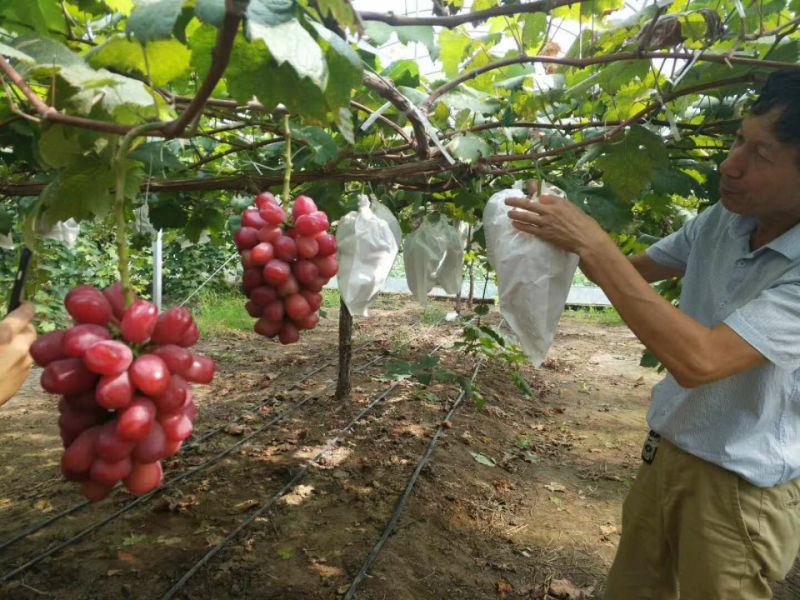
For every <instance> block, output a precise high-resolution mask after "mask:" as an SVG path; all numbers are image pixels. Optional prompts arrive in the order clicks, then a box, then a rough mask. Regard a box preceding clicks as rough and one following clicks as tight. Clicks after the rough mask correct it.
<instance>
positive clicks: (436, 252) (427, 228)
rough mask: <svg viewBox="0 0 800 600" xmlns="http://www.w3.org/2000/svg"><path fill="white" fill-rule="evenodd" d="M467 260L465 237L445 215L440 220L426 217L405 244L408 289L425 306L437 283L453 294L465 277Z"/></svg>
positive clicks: (404, 256) (404, 254)
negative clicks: (463, 238)
mask: <svg viewBox="0 0 800 600" xmlns="http://www.w3.org/2000/svg"><path fill="white" fill-rule="evenodd" d="M463 262H464V249H463V246H462V245H461V237H460V236H459V233H458V230H457V229H456V228H455V227H453V226H452V225H450V223H448V222H447V218H446V217H444V216H440V217H439V219H438V220H437V221H436V222H433V221H432V220H431V219H429V218H425V220H423V221H422V224H421V225H420V226H419V227H418V228H417V229H416V230H415V231H412V232H411V233H410V234H409V235H408V236H407V237H406V240H405V243H404V244H403V263H404V265H405V269H406V282H407V283H408V289H409V290H411V293H412V294H413V295H414V297H415V298H416V299H417V301H418V302H419V303H420V304H422V305H423V306H424V305H425V304H427V302H428V293H429V292H430V291H431V290H432V289H433V288H434V287H435V286H437V285H438V286H440V287H442V288H443V289H444V290H445V291H446V292H447V293H449V294H455V293H456V291H458V289H459V288H460V287H461V281H462V279H463V276H464V274H463Z"/></svg>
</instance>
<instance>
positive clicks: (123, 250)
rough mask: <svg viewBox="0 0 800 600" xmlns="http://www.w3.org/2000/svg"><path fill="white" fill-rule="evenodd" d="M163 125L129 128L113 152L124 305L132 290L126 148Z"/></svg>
mask: <svg viewBox="0 0 800 600" xmlns="http://www.w3.org/2000/svg"><path fill="white" fill-rule="evenodd" d="M163 126H164V123H162V122H160V121H159V122H152V123H143V124H141V125H137V126H136V127H134V128H133V129H131V130H130V131H129V132H128V133H126V134H125V135H124V136H122V139H121V140H120V142H119V145H118V146H117V149H116V152H115V154H114V170H115V173H116V185H115V189H114V218H115V221H116V228H117V261H118V268H119V280H120V283H121V284H122V293H123V298H124V299H125V306H126V307H128V306H130V305H131V303H132V302H133V290H132V289H131V276H130V265H129V263H130V253H129V252H128V239H127V227H126V221H125V180H126V178H127V175H128V150H129V148H130V147H131V144H132V143H133V140H134V139H136V138H137V137H139V136H140V135H143V134H144V133H146V132H148V131H153V130H156V129H160V128H161V127H163Z"/></svg>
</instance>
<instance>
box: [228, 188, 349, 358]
mask: <svg viewBox="0 0 800 600" xmlns="http://www.w3.org/2000/svg"><path fill="white" fill-rule="evenodd" d="M328 226H329V223H328V215H326V214H325V213H324V212H323V211H321V210H317V205H316V204H314V201H313V200H312V199H311V198H309V197H308V196H298V197H297V198H295V201H294V204H293V205H292V222H291V225H289V224H287V222H286V212H285V211H284V210H283V208H282V207H281V205H280V204H279V203H278V202H277V200H276V199H275V196H273V195H272V194H270V193H269V192H263V193H261V194H259V195H258V196H256V206H255V208H252V207H251V208H247V209H245V211H244V212H243V213H242V227H241V228H240V229H239V230H238V231H236V233H235V234H234V240H235V241H236V247H237V248H238V249H239V253H240V254H241V256H242V265H243V266H244V276H243V280H242V287H243V290H244V293H245V295H246V296H247V297H248V298H249V301H248V302H247V304H246V305H245V309H246V310H247V312H248V314H249V315H250V316H252V317H254V318H256V319H258V320H257V321H256V323H255V325H254V327H253V329H254V330H255V332H256V333H258V334H260V335H263V336H266V337H270V338H271V337H275V336H276V335H277V336H278V339H279V340H280V342H281V343H282V344H293V343H294V342H296V341H297V340H298V339H300V330H302V329H313V328H314V327H315V326H316V325H317V323H319V312H318V311H319V307H320V305H321V304H322V293H321V292H322V287H323V286H324V285H325V284H326V283H328V280H329V279H330V278H331V277H333V276H334V275H336V273H337V272H338V270H339V265H338V264H337V262H336V238H335V237H334V236H333V235H331V234H330V233H328Z"/></svg>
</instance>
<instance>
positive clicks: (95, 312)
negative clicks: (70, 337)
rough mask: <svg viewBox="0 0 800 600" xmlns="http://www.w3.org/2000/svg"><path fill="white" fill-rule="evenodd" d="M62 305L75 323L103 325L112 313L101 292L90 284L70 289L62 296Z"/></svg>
mask: <svg viewBox="0 0 800 600" xmlns="http://www.w3.org/2000/svg"><path fill="white" fill-rule="evenodd" d="M64 306H66V308H67V312H68V313H69V314H70V315H71V316H72V318H73V319H75V321H76V322H77V323H93V324H95V325H105V324H106V323H108V322H109V321H110V320H111V316H112V314H113V311H112V307H111V304H110V303H109V301H108V299H107V298H106V296H104V295H103V292H101V291H100V290H98V289H97V288H96V287H93V286H91V285H81V286H78V287H76V288H73V289H71V290H70V291H69V292H68V293H67V295H66V297H65V298H64Z"/></svg>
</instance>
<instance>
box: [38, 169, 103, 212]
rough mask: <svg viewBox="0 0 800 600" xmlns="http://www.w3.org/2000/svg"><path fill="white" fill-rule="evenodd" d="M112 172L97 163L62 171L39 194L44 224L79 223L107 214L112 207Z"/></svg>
mask: <svg viewBox="0 0 800 600" xmlns="http://www.w3.org/2000/svg"><path fill="white" fill-rule="evenodd" d="M113 185H114V171H113V169H112V168H111V166H110V165H109V164H108V163H107V162H105V161H101V160H99V159H95V158H92V157H86V158H85V159H84V160H82V161H80V162H78V163H76V164H74V165H73V166H71V167H68V168H66V169H64V170H63V171H61V172H60V173H59V174H58V177H57V178H56V179H55V180H54V181H52V182H51V183H50V184H48V185H47V187H45V188H44V190H43V191H42V193H41V196H40V199H41V201H42V206H43V213H42V216H43V218H44V221H45V222H46V223H47V224H48V225H53V224H55V223H57V222H58V221H66V220H67V219H69V218H70V217H72V218H74V219H75V220H76V221H82V220H83V219H88V218H90V217H94V216H104V215H106V214H108V212H109V211H110V210H111V207H112V206H113V203H114V196H113V193H112V191H111V189H112V187H113Z"/></svg>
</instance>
